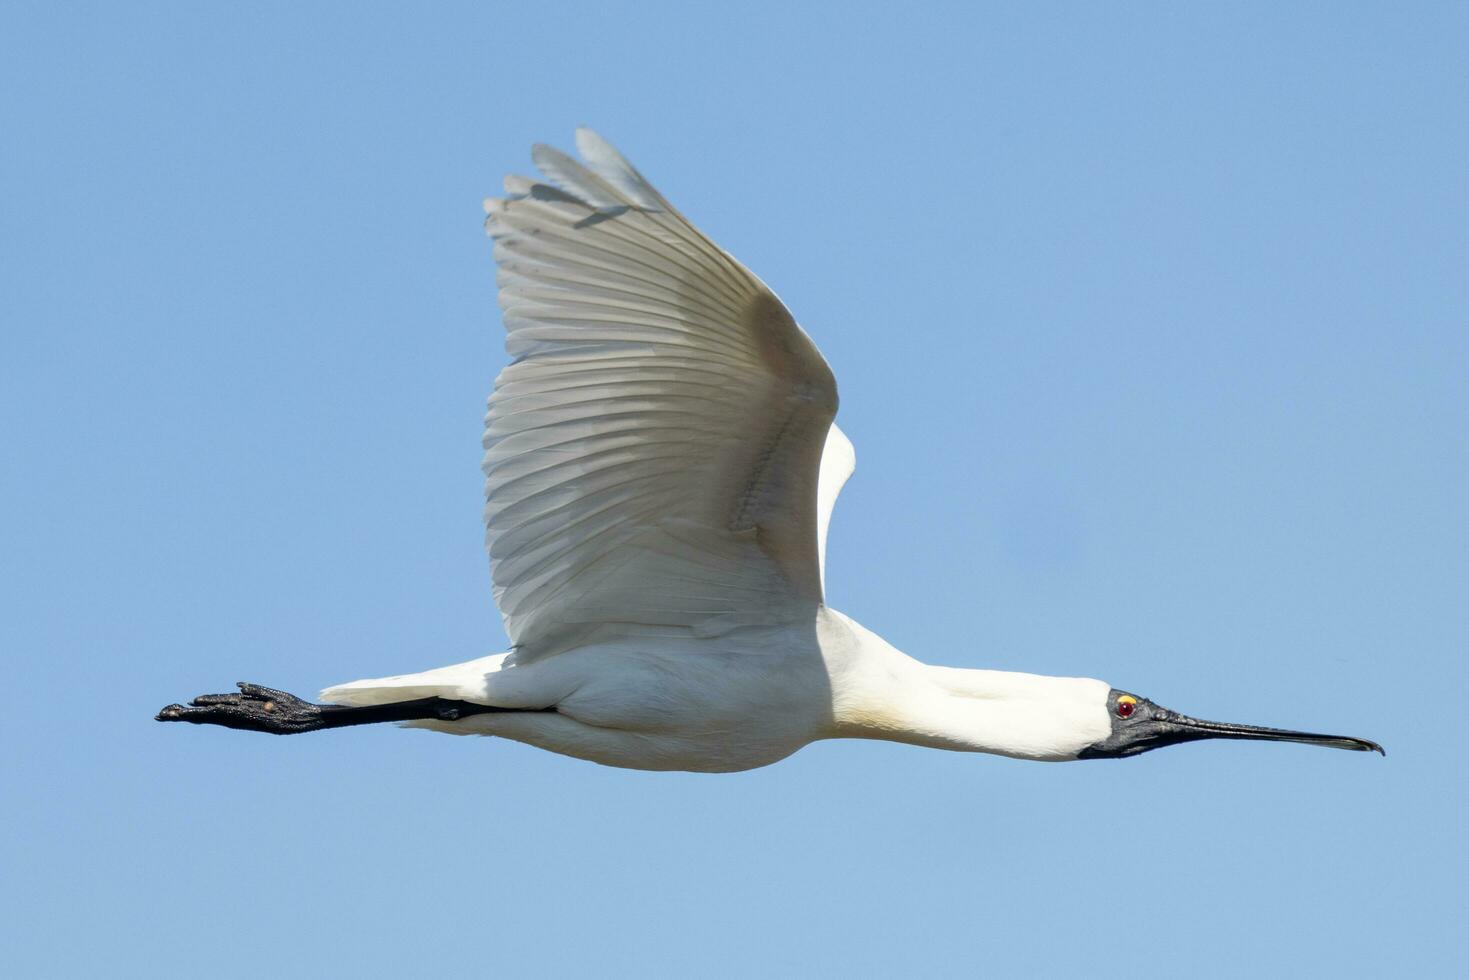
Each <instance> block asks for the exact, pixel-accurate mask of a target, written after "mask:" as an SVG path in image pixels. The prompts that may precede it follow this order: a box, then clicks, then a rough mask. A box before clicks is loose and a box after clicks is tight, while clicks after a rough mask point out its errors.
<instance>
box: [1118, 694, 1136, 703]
mask: <svg viewBox="0 0 1469 980" xmlns="http://www.w3.org/2000/svg"><path fill="white" fill-rule="evenodd" d="M1117 703H1118V704H1137V698H1135V697H1133V696H1132V695H1131V694H1123V695H1121V696H1120V697H1118V699H1117Z"/></svg>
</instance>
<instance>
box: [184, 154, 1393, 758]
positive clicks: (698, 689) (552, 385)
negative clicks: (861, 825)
mask: <svg viewBox="0 0 1469 980" xmlns="http://www.w3.org/2000/svg"><path fill="white" fill-rule="evenodd" d="M576 142H577V147H578V149H579V150H580V152H581V156H582V158H583V160H584V162H578V161H576V160H574V159H572V158H571V157H569V156H567V155H565V154H563V153H561V152H559V151H557V150H555V149H552V148H550V147H547V146H537V147H535V149H534V151H533V156H534V160H535V163H536V165H537V166H538V167H539V168H540V170H541V172H542V174H543V175H544V179H542V180H536V179H530V178H526V177H516V176H512V177H509V178H507V179H506V181H505V191H506V193H505V196H504V197H503V198H496V199H491V200H488V201H486V202H485V209H486V211H487V212H488V218H487V220H486V228H487V230H488V231H489V234H490V235H491V236H492V237H493V239H494V242H495V248H494V256H495V261H496V262H497V263H498V264H499V280H498V281H499V285H500V305H501V307H502V309H503V310H504V319H505V328H506V330H507V331H508V334H509V336H508V340H507V342H506V347H507V350H508V352H509V354H510V356H511V358H512V361H511V363H510V364H509V366H507V367H506V368H505V369H504V370H503V371H501V372H500V376H499V378H498V379H497V380H496V382H495V391H494V394H493V395H491V397H490V401H489V413H488V415H487V417H486V422H485V436H484V445H485V450H486V452H485V458H484V472H485V475H486V478H487V481H486V493H487V500H488V503H487V506H486V508H485V526H486V543H487V547H488V550H489V555H490V564H491V568H492V572H493V579H494V592H495V601H496V602H497V603H498V604H499V607H500V612H501V613H502V614H503V616H504V620H505V631H506V633H507V634H508V635H509V638H510V643H511V649H510V651H509V652H507V653H498V654H495V655H493V656H488V657H483V658H480V659H478V660H471V661H469V662H468V663H461V664H455V665H453V666H449V667H440V668H438V669H435V670H426V671H423V672H421V673H416V674H404V675H402V676H398V677H385V678H381V679H377V680H359V681H353V682H351V683H349V684H341V685H338V686H336V687H329V688H327V689H326V690H325V691H324V692H322V699H323V700H324V701H326V702H327V703H326V704H312V703H310V702H307V701H304V700H301V699H299V698H297V697H295V696H293V695H290V694H286V693H285V692H282V691H276V690H273V689H270V688H265V687H260V686H258V685H253V684H240V685H239V689H240V690H239V693H238V694H216V695H204V696H202V697H198V698H195V699H194V700H193V701H192V702H191V703H190V704H189V705H188V706H184V705H178V704H174V705H169V706H168V707H166V708H164V709H163V710H162V711H161V712H159V714H158V720H160V721H187V722H194V723H198V724H213V725H223V726H226V727H230V728H240V729H247V730H253V731H264V732H272V733H277V734H291V733H296V732H305V731H313V730H316V729H321V728H337V727H342V726H347V725H358V724H364V723H371V722H383V721H397V722H402V723H405V724H406V725H408V726H410V727H415V728H431V729H434V730H436V731H441V732H449V733H451V734H456V735H497V736H500V737H502V738H509V739H514V740H516V741H520V742H525V743H528V744H530V745H534V746H538V747H540V748H543V749H548V750H550V751H552V752H559V753H562V754H563V755H570V756H575V757H577V758H581V759H590V760H592V761H594V762H600V763H603V764H604V765H609V766H624V767H627V768H632V769H659V770H688V771H696V772H734V771H739V770H744V769H753V768H755V767H758V766H764V765H769V764H770V763H772V762H776V761H778V760H780V759H783V758H785V757H786V756H788V755H790V754H791V753H793V752H795V751H796V750H797V749H800V748H801V747H802V746H804V745H807V744H808V743H811V742H814V741H817V740H819V739H829V738H877V739H888V740H892V741H898V742H908V743H912V744H915V745H925V746H931V747H934V748H942V749H954V750H959V751H968V752H988V753H993V754H996V755H1004V756H1011V757H1014V758H1020V759H1038V760H1052V761H1059V760H1069V759H1093V758H1110V757H1119V756H1129V755H1135V754H1137V753H1140V752H1146V751H1148V750H1149V749H1154V748H1159V747H1161V746H1164V745H1172V744H1175V743H1178V742H1188V741H1195V740H1198V739H1206V738H1234V739H1268V740H1273V741H1287V742H1305V743H1309V744H1312V745H1326V746H1331V747H1334V748H1341V749H1356V750H1376V751H1378V752H1381V751H1382V749H1381V747H1380V746H1379V745H1377V744H1376V743H1374V742H1369V741H1367V740H1365V739H1359V738H1350V737H1345V736H1337V735H1320V734H1313V733H1309V732H1297V731H1286V730H1282V729H1274V728H1259V727H1254V726H1247V725H1236V724H1225V723H1220V722H1210V721H1201V720H1199V719H1196V718H1190V717H1188V716H1186V715H1181V714H1178V713H1176V712H1173V711H1169V710H1167V709H1165V708H1162V707H1160V706H1158V705H1156V704H1154V703H1153V702H1151V701H1149V700H1147V699H1146V698H1142V697H1139V696H1137V695H1134V694H1129V693H1127V692H1125V691H1120V690H1117V689H1115V688H1113V687H1112V686H1111V685H1109V684H1107V683H1106V682H1105V681H1099V680H1091V679H1089V678H1081V677H1044V676H1038V675H1035V674H1024V673H1013V672H1009V671H997V670H970V669H963V668H955V667H936V666H930V665H928V664H925V663H921V662H920V661H918V660H915V659H913V658H912V657H909V656H907V655H906V654H904V653H902V652H900V651H898V650H897V649H895V648H894V647H892V646H891V645H889V644H888V643H887V642H885V641H884V640H883V639H882V638H881V637H879V636H877V635H876V634H874V633H872V632H871V631H869V630H867V629H864V628H863V627H862V626H861V625H859V624H858V623H857V622H855V621H854V620H852V619H850V618H849V617H847V616H844V615H843V614H841V613H839V612H837V611H836V610H834V609H831V608H829V607H828V606H827V605H826V604H825V601H824V594H823V579H824V569H823V562H824V554H825V546H826V532H827V526H828V524H829V522H830V518H831V512H832V507H833V505H834V504H835V503H836V499H837V494H838V492H839V491H840V490H841V488H842V485H843V484H844V483H846V481H847V478H848V477H849V476H850V475H851V474H852V470H853V467H854V465H855V462H856V457H855V455H854V453H853V451H852V444H851V443H850V442H849V441H848V440H847V438H846V436H844V435H843V434H842V432H841V430H840V429H838V428H837V427H836V425H835V424H834V422H833V419H834V417H835V416H836V412H837V388H836V382H835V380H834V379H833V377H832V373H831V370H830V368H828V367H827V364H826V361H825V360H824V359H823V358H822V356H821V352H820V351H818V350H817V349H816V345H815V344H814V343H812V341H811V338H810V337H808V336H807V335H806V333H805V332H804V331H803V330H802V329H801V328H800V327H799V326H798V325H797V324H796V321H795V320H794V319H793V318H792V317H791V314H790V313H789V312H788V311H787V310H786V308H785V306H784V305H782V303H781V301H780V300H779V299H778V298H776V295H775V294H774V293H773V292H772V291H771V290H770V289H769V287H767V286H766V285H765V284H764V283H763V282H761V281H760V280H759V279H758V278H757V277H756V276H755V275H754V274H753V273H751V272H750V271H749V270H748V269H746V268H745V267H744V266H743V265H741V264H740V263H739V262H737V261H736V260H735V259H734V258H733V257H732V256H730V255H729V254H728V253H726V252H725V251H723V250H722V249H720V248H719V246H717V245H715V244H714V243H713V242H712V241H710V240H709V239H708V238H707V237H705V236H704V234H703V233H702V232H700V231H699V230H698V229H697V228H695V227H694V226H693V224H692V223H690V222H689V220H688V219H687V218H685V217H684V216H683V215H682V214H680V213H679V212H678V211H677V210H676V209H675V208H674V207H673V206H672V205H671V204H669V202H668V201H667V200H666V199H665V198H664V197H663V195H662V194H660V193H658V191H657V190H655V189H654V188H653V186H652V185H651V184H649V183H648V181H647V180H645V179H644V178H643V176H642V175H641V174H640V173H638V171H637V170H636V169H635V168H634V167H633V166H632V165H631V164H630V163H628V162H627V160H626V159H624V158H623V156H622V155H621V154H620V153H618V152H617V150H615V149H613V147H612V146H611V145H610V144H608V143H607V142H606V141H605V140H603V139H602V138H601V137H599V136H598V135H597V134H596V133H594V132H592V131H591V130H589V129H580V130H578V131H577V134H576Z"/></svg>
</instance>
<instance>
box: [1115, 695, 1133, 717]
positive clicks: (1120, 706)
mask: <svg viewBox="0 0 1469 980" xmlns="http://www.w3.org/2000/svg"><path fill="white" fill-rule="evenodd" d="M1136 707H1137V702H1136V701H1133V700H1132V699H1131V698H1123V699H1121V700H1119V701H1118V702H1117V717H1118V718H1131V717H1132V709H1134V708H1136Z"/></svg>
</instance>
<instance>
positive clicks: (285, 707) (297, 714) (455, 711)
mask: <svg viewBox="0 0 1469 980" xmlns="http://www.w3.org/2000/svg"><path fill="white" fill-rule="evenodd" d="M235 686H236V687H238V688H239V689H240V693H239V694H202V695H200V696H199V697H197V698H195V699H194V700H192V701H190V702H189V703H188V704H187V705H183V704H171V705H169V706H168V707H166V708H164V709H163V710H162V711H160V712H158V716H157V720H158V721H187V722H191V723H193V724H195V725H223V726H224V727H225V728H238V729H240V730H242V731H247V732H269V733H270V734H272V735H295V734H297V733H299V732H314V731H316V730H318V729H321V728H343V727H345V726H347V725H370V724H373V723H375V722H381V721H418V720H421V719H433V720H435V721H457V720H458V719H460V718H466V717H468V716H470V715H480V714H485V713H487V712H496V711H516V710H521V709H516V708H496V707H491V706H490V705H486V704H474V703H472V702H470V701H453V700H450V699H448V698H418V699H417V700H414V701H398V702H395V703H393V704H370V705H364V706H361V707H350V706H346V705H338V704H312V703H311V702H310V701H303V700H301V699H300V698H298V697H296V696H295V695H294V694H287V693H286V692H285V691H277V690H274V689H272V688H269V687H261V686H260V685H259V684H246V683H243V682H241V683H239V684H237V685H235ZM540 710H542V711H555V710H556V709H555V708H542V709H540Z"/></svg>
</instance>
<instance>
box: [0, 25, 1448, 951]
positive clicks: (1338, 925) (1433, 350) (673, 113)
mask: <svg viewBox="0 0 1469 980" xmlns="http://www.w3.org/2000/svg"><path fill="white" fill-rule="evenodd" d="M0 38H3V40H0V46H3V51H0V54H3V57H0V106H3V110H0V111H3V117H0V126H3V137H0V178H3V184H0V191H3V192H0V217H3V223H4V227H3V234H0V276H3V291H0V303H3V331H4V332H3V349H0V350H3V353H0V418H3V426H4V466H3V468H0V497H3V501H0V502H3V514H4V524H3V541H0V544H3V555H4V558H3V570H0V574H3V576H4V582H3V592H0V601H3V603H4V615H3V619H0V630H3V653H4V656H5V658H6V663H7V666H6V668H5V673H4V677H5V690H4V697H3V707H0V733H3V735H0V737H3V742H4V750H3V751H4V755H3V763H4V767H5V774H4V779H3V791H4V795H5V803H4V813H5V817H6V819H5V827H6V829H5V833H4V834H3V837H0V842H3V843H0V846H3V848H4V852H5V853H4V868H5V870H4V873H3V877H0V893H3V902H4V908H3V909H0V931H3V933H4V934H5V939H6V942H5V943H4V945H3V957H4V962H3V963H0V971H3V972H5V974H6V975H7V976H14V977H20V976H48V977H70V976H84V975H86V976H141V975H145V974H146V975H157V974H159V973H175V974H177V973H186V974H191V975H208V976H212V977H243V976H247V975H251V974H252V973H253V972H254V971H256V970H258V969H270V970H278V971H279V974H278V975H282V976H305V975H308V974H310V975H316V976H341V975H345V974H346V973H347V972H348V971H349V970H351V971H355V975H361V976H387V975H393V974H397V975H404V976H429V975H444V974H445V973H450V974H453V975H456V976H461V975H466V971H467V975H470V976H475V975H498V976H510V975H528V974H530V973H531V972H532V971H535V972H536V973H537V974H549V975H600V976H619V975H620V976H648V975H662V976H692V975H699V976H753V975H767V976H768V975H805V976H898V975H910V976H911V975H926V976H975V975H998V974H1002V973H1003V974H1016V975H1049V976H1061V975H1078V974H1079V973H1081V972H1082V971H1087V972H1090V973H1094V974H1110V973H1119V972H1133V971H1138V972H1157V971H1160V970H1161V971H1164V972H1168V973H1173V972H1181V973H1188V974H1191V975H1194V976H1238V975H1240V974H1241V973H1242V972H1245V971H1255V972H1257V973H1259V974H1261V975H1267V976H1284V975H1290V974H1294V975H1306V976H1368V975H1397V976H1403V975H1410V974H1413V973H1418V974H1420V975H1424V974H1426V975H1434V976H1445V975H1448V974H1449V973H1451V972H1453V971H1454V969H1455V967H1456V966H1457V968H1460V969H1461V968H1462V966H1463V956H1464V932H1463V930H1464V921H1465V914H1466V898H1465V895H1466V857H1465V849H1466V844H1465V821H1466V817H1465V812H1466V802H1469V801H1466V790H1465V763H1464V751H1465V739H1464V735H1463V730H1464V726H1465V722H1466V718H1465V713H1464V709H1463V707H1462V706H1463V702H1464V694H1465V690H1466V680H1469V678H1466V669H1465V656H1466V653H1469V595H1466V593H1469V506H1466V496H1469V494H1466V483H1469V451H1466V445H1469V274H1466V266H1469V261H1466V260H1469V162H1466V161H1469V137H1466V120H1469V113H1466V111H1465V106H1466V105H1469V74H1466V59H1465V54H1464V52H1465V50H1466V44H1469V11H1466V8H1465V7H1464V6H1463V5H1459V4H1411V5H1405V4H1392V5H1389V4H1343V3H1321V4H1293V5H1290V6H1289V8H1288V9H1281V5H1279V4H1275V3H1262V4H1254V5H1248V4H1232V5H1229V9H1227V10H1214V9H1210V8H1207V7H1205V5H1202V4H1195V5H1188V6H1187V7H1183V6H1180V5H1174V4H1157V5H1129V6H1125V7H1124V6H1117V5H1092V4H1077V5H1065V6H1050V5H1041V6H1033V5H1028V4H1014V5H1005V6H975V5H959V4H954V5H951V6H938V5H926V4H913V3H907V4H901V5H892V6H869V7H866V8H865V9H859V8H857V7H854V6H852V5H836V4H832V5H827V6H826V7H825V8H824V9H823V8H821V7H819V6H818V5H814V4H812V5H799V4H779V5H772V6H764V7H746V6H738V5H728V4H720V5H712V4H710V5H696V4H670V5H660V4H651V3H637V4H633V5H612V4H568V3H547V4H542V5H537V4H534V3H518V4H515V5H496V4H492V3H485V2H479V3H472V4H463V5H457V6H440V5H429V6H425V5H421V4H403V5H401V6H383V5H362V4H343V5H340V6H329V5H323V4H307V5H299V4H270V5H257V4H222V3H219V4H208V5H201V4H195V3H188V4H184V3H180V4H172V5H159V4H136V5H135V4H95V5H90V6H89V5H84V4H60V3H55V2H38V3H24V2H23V3H15V2H11V3H7V4H6V5H5V7H4V10H3V13H0ZM583 122H585V123H589V124H592V125H594V126H596V127H598V128H599V129H600V130H602V131H603V132H604V133H605V134H607V135H608V136H609V137H610V138H612V139H613V140H614V141H616V142H617V143H618V144H619V145H620V146H621V147H622V148H623V150H624V151H625V152H626V153H627V154H628V155H629V156H630V157H632V159H633V160H634V161H635V162H636V163H637V164H638V166H639V167H640V168H641V169H642V170H643V171H644V172H645V173H647V174H648V175H650V177H651V178H652V179H653V180H654V181H655V182H656V183H657V184H658V185H659V187H660V188H661V189H662V190H663V191H664V192H665V193H666V194H667V195H668V196H669V197H670V198H672V199H673V200H674V201H676V202H677V203H678V204H679V205H680V206H681V207H682V208H683V209H684V210H685V211H686V212H687V213H688V214H689V215H691V216H692V217H693V218H694V219H695V220H696V221H697V222H699V224H700V225H701V226H702V227H703V228H704V229H705V230H706V231H707V232H708V233H709V234H710V235H712V236H713V237H714V238H715V239H716V240H718V241H719V242H720V243H721V244H723V245H724V246H725V247H726V248H728V249H729V250H730V251H731V252H733V253H734V254H735V255H737V256H739V257H740V258H741V259H743V260H744V261H745V262H746V263H748V264H749V265H750V267H751V268H753V269H754V270H756V271H757V272H758V273H759V274H760V275H761V276H763V277H764V278H766V279H767V280H768V281H769V282H770V283H771V285H772V286H773V287H774V288H775V289H776V290H777V291H779V292H780V293H781V295H782V297H783V298H784V299H785V300H786V302H787V303H788V304H789V305H790V307H791V308H792V309H793V310H794V311H795V313H796V315H797V317H798V318H799V319H800V320H801V322H802V323H803V325H804V326H805V327H806V328H807V330H808V331H809V332H810V333H811V335H812V336H813V337H815V338H816V340H817V342H818V343H819V344H820V345H821V347H822V349H823V350H824V351H825V352H826V355H827V357H828V359H829V360H830V361H831V364H832V366H833V367H834V369H835V370H836V374H837V377H838V378H839V380H840V384H841V392H842V398H843V405H842V414H841V422H842V425H843V426H844V427H845V429H846V431H847V432H848V433H849V434H850V435H851V436H852V438H853V440H854V441H855V442H856V444H857V447H858V455H859V457H860V465H859V467H858V471H857V474H856V476H855V478H854V479H853V481H852V483H851V484H850V485H849V487H848V490H847V493H846V495H845V496H844V497H843V499H842V502H841V505H840V506H839V507H838V510H837V515H836V520H835V525H834V529H833V534H832V541H831V548H830V551H831V554H830V572H829V584H830V597H831V600H832V603H833V605H835V606H837V607H838V608H840V609H843V610H845V611H847V612H849V613H851V614H852V615H854V616H856V617H857V618H858V619H860V620H861V621H863V622H865V623H866V624H867V625H869V626H870V627H872V628H873V629H875V630H877V631H878V632H880V633H882V634H884V635H885V636H887V637H888V638H889V639H890V640H891V641H892V642H894V643H895V644H896V645H898V646H900V647H901V648H903V649H905V650H907V651H909V652H911V653H913V654H914V655H916V656H919V657H922V658H924V659H928V660H932V661H937V662H942V663H948V664H956V665H965V666H986V667H1004V668H1018V669H1028V670H1034V671H1039V672H1046V673H1054V674H1083V675H1090V676H1098V677H1101V678H1104V679H1106V680H1108V681H1110V682H1112V683H1114V684H1116V685H1118V686H1124V687H1128V688H1131V689H1134V690H1137V691H1139V692H1141V693H1143V694H1146V695H1149V696H1152V697H1154V698H1156V699H1157V700H1159V701H1160V702H1162V703H1164V704H1167V705H1170V706H1173V707H1176V708H1178V709H1181V710H1185V711H1189V712H1192V713H1196V714H1199V715H1202V716H1205V717H1223V718H1230V719H1237V720H1241V721H1255V722H1260V723H1265V724H1279V725H1292V726H1300V727H1307V728H1312V729H1318V730H1325V731H1333V732H1335V731H1340V732H1345V733H1348V734H1357V735H1363V736H1367V737H1371V738H1375V739H1378V740H1380V741H1382V742H1383V743H1384V744H1386V746H1387V747H1388V751H1389V755H1388V757H1387V758H1386V759H1380V758H1378V757H1376V756H1368V755H1357V754H1349V753H1342V752H1329V751H1322V750H1317V749H1310V748H1304V747H1297V746H1281V745H1243V744H1233V743H1210V744H1206V745H1196V746H1190V747H1185V748H1178V749H1171V750H1168V751H1163V752H1158V753H1154V754H1152V755H1148V756H1145V757H1143V758H1140V759H1136V760H1132V761H1129V762H1122V763H1115V762H1113V763H1087V764H1071V765H1039V764H1031V763H1019V762H1013V761H1009V760H1004V759H995V758H988V757H982V756H967V755H959V754H948V753H942V752H934V751H925V750H919V749H914V748H908V747H903V746H897V745H885V744H877V743H857V742H846V743H827V744H821V745H817V746H814V747H811V748H809V749H807V750H805V751H803V752H801V753H799V754H798V755H797V756H795V757H793V758H791V759H789V760H787V761H785V762H782V763H780V764H779V765H777V766H774V767H771V768H768V769H765V770H761V771H756V772H751V773H746V774H741V775H734V776H697V775H683V774H673V775H668V774H664V775H659V774H646V773H636V772H622V771H615V770H610V769H603V768H598V767H596V766H593V765H590V764H587V763H582V762H576V761H572V760H568V759H563V758H559V757H556V756H552V755H549V754H545V753H541V752H537V751H534V750H531V749H528V748H525V747H522V746H518V745H514V744H510V743H504V742H492V741H484V740H474V739H452V738H444V737H441V736H437V735H432V734H420V733H405V732H402V731H398V730H394V729H392V728H390V727H385V728H381V729H376V730H371V729H362V730H354V731H347V732H334V733H328V734H323V735H315V736H310V737H304V738H292V739H271V738H264V737H253V736H248V735H242V734H239V733H235V732H229V731H222V730H210V729H192V728H178V727H172V726H162V725H155V724H154V723H153V722H152V720H151V718H152V715H153V713H154V712H155V711H156V710H157V709H158V708H159V707H160V706H161V705H163V704H165V703H166V702H168V701H172V700H176V699H182V698H187V697H189V696H192V695H194V694H198V693H202V692H206V691H216V690H223V689H226V688H227V687H228V686H229V685H230V683H231V682H233V681H235V680H236V679H249V680H255V681H259V682H263V683H268V684H272V685H276V686H280V687H284V688H287V689H289V690H293V691H297V692H299V693H303V694H312V693H314V692H315V691H316V690H317V689H319V688H320V687H321V686H323V685H325V684H329V683H334V682H339V681H344V680H350V679H353V678H356V677H361V676H372V675H380V674H385V673H395V672H400V671H408V670H415V669H419V668H425V667H430V666H436V665H440V664H444V663H450V662H455V661H459V660H463V659H468V658H471V657H475V656H479V655H482V654H484V653H488V652H492V651H496V650H500V649H502V648H503V646H504V643H505V641H504V637H503V634H502V633H501V628H500V624H499V619H498V616H497V614H496V612H495V610H494V608H493V606H492V604H491V601H490V590H489V584H488V570H487V567H486V563H485V560H484V557H483V555H482V552H481V548H480V528H479V512H480V476H479V473H478V461H479V448H478V442H479V435H480V432H479V430H480V424H479V423H480V415H481V411H482V406H483V401H484V398H485V396H486V394H487V393H488V391H489V388H490V383H491V380H492V379H493V378H494V376H495V373H496V372H497V371H498V370H499V368H500V366H501V364H502V363H503V361H504V358H503V354H502V353H501V349H500V344H501V330H500V327H499V325H498V316H497V313H496V310H495V306H494V287H493V269H492V265H491V261H490V244H489V242H488V241H487V240H486V239H485V238H484V236H483V233H482V230H481V227H480V220H481V214H480V199H481V198H482V197H483V196H485V195H486V194H493V193H497V192H498V189H499V182H500V178H501V176H502V174H504V173H505V172H507V171H511V170H521V171H523V170H525V169H527V168H528V165H529V164H528V152H527V151H528V147H529V145H530V144H531V143H532V142H533V141H536V140H547V141H553V142H559V143H560V144H561V145H563V146H567V145H569V143H570V137H571V131H572V128H573V126H574V125H576V124H578V123H583Z"/></svg>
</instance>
